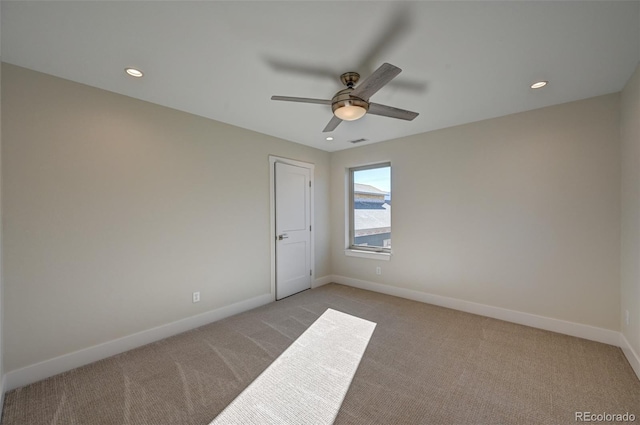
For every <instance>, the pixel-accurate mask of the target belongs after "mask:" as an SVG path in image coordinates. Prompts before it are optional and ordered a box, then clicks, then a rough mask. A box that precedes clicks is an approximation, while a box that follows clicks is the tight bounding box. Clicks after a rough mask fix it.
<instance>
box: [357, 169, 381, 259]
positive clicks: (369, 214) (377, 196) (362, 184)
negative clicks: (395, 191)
mask: <svg viewBox="0 0 640 425" xmlns="http://www.w3.org/2000/svg"><path fill="white" fill-rule="evenodd" d="M349 248H350V249H356V250H362V251H373V252H387V253H389V252H391V164H390V163H388V162H387V163H384V164H375V165H368V166H364V167H356V168H350V169H349Z"/></svg>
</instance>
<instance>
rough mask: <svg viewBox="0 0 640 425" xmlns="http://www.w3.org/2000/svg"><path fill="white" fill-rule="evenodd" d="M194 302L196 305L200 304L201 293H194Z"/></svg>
mask: <svg viewBox="0 0 640 425" xmlns="http://www.w3.org/2000/svg"><path fill="white" fill-rule="evenodd" d="M193 302H194V303H197V302H200V292H194V293H193Z"/></svg>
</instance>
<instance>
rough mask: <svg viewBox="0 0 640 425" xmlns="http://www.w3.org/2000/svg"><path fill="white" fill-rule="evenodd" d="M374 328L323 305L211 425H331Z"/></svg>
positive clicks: (358, 319) (365, 321) (356, 318)
mask: <svg viewBox="0 0 640 425" xmlns="http://www.w3.org/2000/svg"><path fill="white" fill-rule="evenodd" d="M375 327H376V324H375V323H372V322H369V321H368V320H363V319H360V318H358V317H355V316H352V315H350V314H346V313H342V312H339V311H335V310H333V309H330V308H328V309H327V310H326V311H325V312H324V313H323V314H322V316H320V318H319V319H318V320H316V321H315V322H314V323H313V324H312V325H311V326H310V327H309V328H308V329H307V330H306V331H305V332H304V333H303V334H302V335H301V336H300V337H299V338H298V339H296V340H295V342H294V343H293V344H291V345H290V346H289V348H287V349H286V350H285V352H284V353H282V354H281V355H280V357H278V358H277V359H276V360H275V361H274V362H273V363H271V365H270V366H269V367H268V368H267V369H266V370H265V371H264V372H262V374H261V375H260V376H259V377H258V378H256V380H255V381H253V382H252V383H251V385H249V387H248V388H246V389H245V390H244V391H243V392H242V394H240V395H239V396H238V397H237V398H236V399H235V400H233V402H231V404H230V405H229V406H227V407H226V409H224V410H223V411H222V413H221V414H220V415H218V417H217V418H216V419H215V420H214V421H213V422H211V425H234V424H240V425H251V424H255V425H260V424H270V425H280V424H300V425H303V424H308V425H323V424H326V425H331V424H332V423H333V421H334V420H335V418H336V415H337V414H338V411H339V410H340V406H341V405H342V400H344V396H345V395H346V394H347V390H348V389H349V386H350V385H351V380H352V379H353V376H354V375H355V373H356V369H358V365H359V364H360V360H361V359H362V355H363V354H364V351H365V349H366V348H367V345H368V344H369V340H370V339H371V334H372V333H373V330H374V329H375Z"/></svg>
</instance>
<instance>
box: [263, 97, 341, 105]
mask: <svg viewBox="0 0 640 425" xmlns="http://www.w3.org/2000/svg"><path fill="white" fill-rule="evenodd" d="M271 100H284V101H285V102H300V103H317V104H320V105H331V100H330V99H326V100H325V99H311V98H308V97H290V96H271Z"/></svg>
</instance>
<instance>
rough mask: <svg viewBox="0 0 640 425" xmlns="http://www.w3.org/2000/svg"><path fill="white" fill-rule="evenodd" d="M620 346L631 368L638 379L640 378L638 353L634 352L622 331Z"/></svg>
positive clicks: (639, 357) (639, 356)
mask: <svg viewBox="0 0 640 425" xmlns="http://www.w3.org/2000/svg"><path fill="white" fill-rule="evenodd" d="M620 348H622V352H623V353H624V355H625V357H626V358H627V360H629V364H630V365H631V367H632V368H633V371H634V372H635V373H636V375H637V376H638V379H640V355H638V353H636V352H635V350H634V349H633V347H632V346H631V344H629V341H627V338H626V337H625V336H624V334H623V333H622V332H621V333H620Z"/></svg>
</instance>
